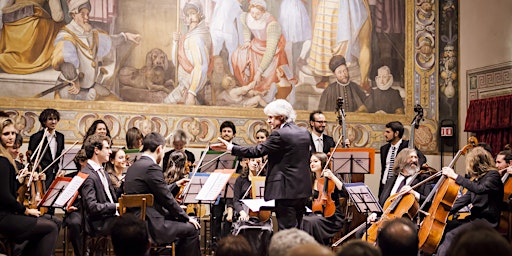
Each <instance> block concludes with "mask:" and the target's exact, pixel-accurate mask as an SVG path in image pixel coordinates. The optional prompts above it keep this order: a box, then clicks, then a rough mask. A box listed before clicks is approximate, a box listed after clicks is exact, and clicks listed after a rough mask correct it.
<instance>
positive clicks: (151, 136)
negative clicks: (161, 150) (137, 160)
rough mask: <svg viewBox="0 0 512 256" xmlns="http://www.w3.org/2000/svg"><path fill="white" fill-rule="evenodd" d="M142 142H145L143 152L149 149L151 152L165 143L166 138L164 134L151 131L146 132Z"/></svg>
mask: <svg viewBox="0 0 512 256" xmlns="http://www.w3.org/2000/svg"><path fill="white" fill-rule="evenodd" d="M142 144H143V146H142V152H144V151H148V150H149V151H150V152H155V150H156V148H158V146H163V145H165V138H164V137H163V136H162V135H160V134H159V133H156V132H151V133H148V134H146V136H145V137H144V141H143V142H142Z"/></svg>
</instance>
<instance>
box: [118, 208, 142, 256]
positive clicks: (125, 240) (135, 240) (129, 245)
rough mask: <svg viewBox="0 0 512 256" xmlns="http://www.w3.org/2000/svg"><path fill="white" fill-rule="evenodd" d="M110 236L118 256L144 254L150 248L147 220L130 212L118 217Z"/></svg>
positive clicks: (139, 255)
mask: <svg viewBox="0 0 512 256" xmlns="http://www.w3.org/2000/svg"><path fill="white" fill-rule="evenodd" d="M110 238H111V239H112V245H113V246H114V252H115V254H116V255H117V256H125V255H130V256H144V255H145V254H146V252H147V250H148V249H149V235H148V231H147V228H146V222H144V221H143V220H141V219H139V218H137V217H135V215H133V214H130V213H127V214H125V215H123V216H120V217H117V218H116V220H115V221H114V223H113V225H112V232H111V235H110Z"/></svg>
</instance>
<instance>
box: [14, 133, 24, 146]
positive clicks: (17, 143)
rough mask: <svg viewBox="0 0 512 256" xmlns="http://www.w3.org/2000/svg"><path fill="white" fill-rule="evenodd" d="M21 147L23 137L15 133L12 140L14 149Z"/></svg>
mask: <svg viewBox="0 0 512 256" xmlns="http://www.w3.org/2000/svg"><path fill="white" fill-rule="evenodd" d="M21 145H23V136H21V134H19V133H16V138H15V139H14V147H17V148H20V147H21Z"/></svg>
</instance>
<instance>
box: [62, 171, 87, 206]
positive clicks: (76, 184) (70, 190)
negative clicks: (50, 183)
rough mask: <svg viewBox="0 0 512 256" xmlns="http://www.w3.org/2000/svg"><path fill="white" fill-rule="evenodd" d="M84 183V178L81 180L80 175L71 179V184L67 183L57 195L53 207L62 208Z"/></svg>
mask: <svg viewBox="0 0 512 256" xmlns="http://www.w3.org/2000/svg"><path fill="white" fill-rule="evenodd" d="M86 177H87V176H86ZM84 181H85V178H83V177H82V176H81V175H76V176H75V177H73V179H72V180H71V182H69V184H68V185H67V186H66V188H65V189H64V191H62V193H61V194H60V195H59V197H58V198H57V200H55V203H54V206H55V207H62V206H64V205H65V204H66V203H67V202H68V201H69V199H71V198H72V197H73V196H74V195H75V193H76V192H77V191H78V189H79V188H80V186H82V184H83V183H84Z"/></svg>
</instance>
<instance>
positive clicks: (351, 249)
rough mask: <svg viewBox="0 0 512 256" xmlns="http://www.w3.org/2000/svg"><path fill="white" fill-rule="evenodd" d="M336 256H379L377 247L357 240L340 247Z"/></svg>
mask: <svg viewBox="0 0 512 256" xmlns="http://www.w3.org/2000/svg"><path fill="white" fill-rule="evenodd" d="M336 255H337V256H381V255H382V253H381V252H380V249H379V248H378V247H375V246H373V245H372V244H370V243H368V242H366V241H364V240H359V239H354V240H350V241H348V242H347V243H345V244H344V245H342V246H341V248H340V250H339V251H338V253H337V254H336Z"/></svg>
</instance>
